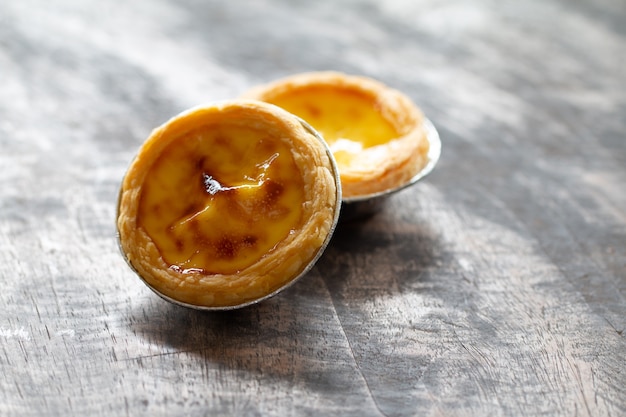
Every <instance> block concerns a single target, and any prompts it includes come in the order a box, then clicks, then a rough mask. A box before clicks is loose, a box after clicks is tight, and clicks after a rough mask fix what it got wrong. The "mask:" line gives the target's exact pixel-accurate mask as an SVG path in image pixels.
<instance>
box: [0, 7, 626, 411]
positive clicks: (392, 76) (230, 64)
mask: <svg viewBox="0 0 626 417" xmlns="http://www.w3.org/2000/svg"><path fill="white" fill-rule="evenodd" d="M625 28H626V3H624V1H622V0H599V1H591V0H589V1H566V0H560V1H559V0H548V1H539V0H531V1H524V2H518V1H504V2H492V1H480V0H473V1H454V0H453V1H447V2H433V1H426V0H417V1H415V0H411V1H402V0H385V1H384V2H381V1H374V0H363V1H356V0H352V1H345V2H336V1H330V0H328V1H315V2H305V1H298V2H293V1H288V0H284V1H260V2H255V1H249V2H241V1H206V2H205V1H193V0H185V1H174V0H170V1H166V0H162V1H151V0H150V1H148V0H145V1H122V0H114V1H108V2H98V3H95V4H94V2H84V1H78V0H58V1H52V2H48V1H42V0H8V1H3V2H1V3H0V149H1V151H0V174H1V175H0V279H1V282H2V290H1V291H0V305H1V307H2V309H1V312H0V373H1V374H2V377H1V378H0V415H3V416H6V415H22V416H40V415H52V416H66V415H72V414H73V415H81V416H83V415H133V416H135V415H142V414H145V415H153V416H158V415H276V416H279V415H280V416H282V415H311V416H313V415H316V416H317V415H344V416H347V415H355V416H369V415H371V416H378V415H386V416H410V415H424V416H427V415H431V416H440V415H441V416H443V415H446V416H448V415H449V416H455V415H464V416H487V415H490V416H516V415H548V416H623V415H626V370H625V369H626V341H625V336H626V335H625V334H624V329H625V327H626V191H625V190H626V187H625V186H624V184H626V70H625V68H626V29H625ZM320 69H335V70H342V71H346V72H350V73H358V74H365V75H370V76H373V77H375V78H378V79H380V80H381V81H383V82H386V83H387V84H390V85H392V86H394V87H396V88H399V89H401V90H403V91H404V92H406V93H407V94H408V95H409V96H411V97H412V98H413V99H414V100H415V101H416V102H418V103H419V105H420V106H421V107H422V108H423V109H424V111H425V113H426V114H427V115H428V117H429V118H430V119H431V120H432V121H433V122H434V123H435V125H436V126H437V127H438V128H439V131H440V134H441V136H442V140H443V156H442V159H441V161H440V163H439V165H438V167H437V169H436V170H435V172H434V173H433V174H432V175H431V176H429V177H428V178H427V179H426V180H425V181H423V182H421V183H420V184H419V185H418V186H416V187H414V188H413V189H410V190H407V191H404V192H403V193H401V194H399V195H398V196H396V197H394V199H392V200H391V201H390V202H389V204H388V206H387V207H386V209H385V211H384V212H382V213H380V214H379V215H377V216H375V217H373V218H371V219H369V220H368V221H364V222H362V223H360V224H349V225H344V226H342V227H341V228H340V229H339V230H338V232H337V234H336V235H335V236H334V238H333V241H332V243H331V245H330V247H329V249H328V250H327V252H326V253H325V255H324V256H323V258H322V259H321V260H320V262H319V263H318V265H317V266H316V267H315V268H314V269H313V270H312V271H311V273H310V274H308V276H307V277H306V278H305V279H303V280H301V281H300V282H299V283H298V284H297V285H295V286H293V287H292V288H290V289H289V290H288V291H286V292H284V293H283V294H281V295H280V296H278V297H275V298H273V299H271V300H269V301H267V302H264V303H262V304H261V305H258V306H255V307H251V308H248V309H244V310H240V311H236V312H231V313H223V314H206V313H199V312H195V311H189V310H186V309H183V308H180V307H175V306H172V305H169V304H168V303H166V302H164V301H162V300H161V299H159V298H157V297H156V296H155V295H154V294H153V293H152V292H151V291H150V290H148V289H147V288H146V287H145V286H144V285H143V284H142V283H141V282H140V281H139V280H138V279H137V278H136V277H134V275H133V274H132V272H131V271H130V270H129V269H128V268H127V267H126V265H125V263H124V261H123V260H122V258H121V256H120V255H119V254H118V250H117V246H116V242H115V240H114V210H115V201H116V195H117V189H118V185H119V181H120V180H121V176H122V175H123V173H124V171H125V169H126V166H127V164H128V163H129V161H130V159H131V157H132V156H133V154H134V153H135V151H136V150H137V148H138V146H139V144H140V143H141V142H142V141H143V139H144V138H145V137H146V136H147V134H148V133H149V131H150V130H151V129H152V128H153V127H155V126H156V125H158V124H160V123H162V122H163V121H165V120H166V119H167V118H169V117H171V116H173V115H174V114H176V113H178V112H179V111H181V110H183V109H185V108H188V107H191V106H193V105H196V104H198V103H201V102H205V101H211V100H216V99H224V98H230V97H233V96H236V95H238V94H240V93H241V92H243V91H244V90H245V89H246V88H248V87H250V86H252V85H254V84H256V83H259V82H265V81H269V80H272V79H275V78H278V77H280V76H283V75H288V74H293V73H297V72H302V71H309V70H320Z"/></svg>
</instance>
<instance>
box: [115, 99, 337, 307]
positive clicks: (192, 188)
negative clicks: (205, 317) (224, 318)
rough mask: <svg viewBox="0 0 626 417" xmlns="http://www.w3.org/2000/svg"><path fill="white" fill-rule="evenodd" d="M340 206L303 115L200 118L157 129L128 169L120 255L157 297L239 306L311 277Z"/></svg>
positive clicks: (325, 158) (234, 104) (255, 110)
mask: <svg viewBox="0 0 626 417" xmlns="http://www.w3.org/2000/svg"><path fill="white" fill-rule="evenodd" d="M338 196H340V192H339V191H338V184H337V175H336V168H335V166H334V164H333V161H332V158H330V157H329V155H328V151H327V148H326V147H325V145H324V143H323V142H322V141H321V140H320V139H319V138H318V137H316V136H314V135H313V134H312V133H311V132H310V131H308V130H307V129H305V127H303V125H302V123H301V122H300V121H299V120H298V119H297V118H296V117H294V116H293V115H291V114H289V113H287V112H286V111H284V110H282V109H280V108H278V107H276V106H272V105H269V104H266V103H261V102H257V101H247V100H236V101H230V102H224V103H220V104H215V105H211V106H206V107H198V108H195V109H192V110H189V111H187V112H185V113H182V114H181V115H179V116H176V117H174V118H173V119H171V120H170V121H168V122H167V123H165V124H164V125H163V126H161V127H159V128H157V129H155V130H154V131H153V132H152V134H151V135H150V137H149V138H148V139H147V140H146V142H145V143H144V144H143V146H142V147H141V149H140V151H139V153H138V155H137V156H136V158H135V159H134V161H133V162H132V164H131V166H130V167H129V169H128V172H127V173H126V176H125V178H124V181H123V184H122V189H121V194H120V202H119V211H118V222H117V223H118V231H119V237H120V243H121V247H122V250H123V252H124V254H125V256H126V258H127V260H128V262H129V263H130V264H131V266H132V267H133V268H134V269H135V270H136V271H137V273H138V274H139V275H140V276H141V277H142V278H143V279H144V281H145V282H146V283H147V284H148V285H149V286H150V287H152V288H153V289H154V290H156V291H157V292H158V293H160V294H162V295H164V296H166V297H168V298H171V299H173V300H175V301H178V302H180V303H184V304H191V305H195V306H202V307H228V306H238V305H242V304H246V303H250V302H252V301H255V300H257V299H259V298H263V297H265V296H267V295H270V294H272V293H274V292H275V291H277V290H278V289H280V288H281V287H283V286H284V285H286V284H287V283H289V282H290V281H291V280H293V279H294V278H296V277H297V276H298V275H300V273H301V272H302V271H304V270H305V269H306V268H307V267H308V266H309V264H310V263H311V261H312V260H313V259H314V258H315V257H316V256H317V254H318V252H319V251H320V249H321V248H322V247H323V246H324V243H325V241H326V240H327V238H328V235H329V233H330V231H331V230H332V227H333V225H334V222H336V217H337V211H338V207H339V205H338V204H339V199H338Z"/></svg>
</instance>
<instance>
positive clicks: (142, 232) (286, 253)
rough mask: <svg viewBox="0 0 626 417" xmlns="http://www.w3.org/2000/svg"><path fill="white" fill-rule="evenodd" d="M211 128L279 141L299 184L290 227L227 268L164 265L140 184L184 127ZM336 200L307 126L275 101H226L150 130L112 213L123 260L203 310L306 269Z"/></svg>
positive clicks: (331, 169)
mask: <svg viewBox="0 0 626 417" xmlns="http://www.w3.org/2000/svg"><path fill="white" fill-rule="evenodd" d="M216 126H219V127H220V128H222V129H228V128H229V126H237V127H241V128H246V129H253V130H255V131H258V132H259V135H260V136H263V137H270V138H273V140H277V141H281V143H283V144H286V145H287V146H288V148H289V149H290V150H291V157H292V158H293V161H294V162H295V166H296V167H297V172H295V173H294V175H297V176H299V177H300V178H301V183H302V184H303V196H304V197H303V200H302V201H301V202H298V204H299V207H298V210H300V211H301V215H300V218H299V220H298V222H297V224H295V225H294V227H292V229H291V231H290V232H289V233H288V234H287V235H286V236H285V237H284V238H282V239H281V240H280V241H279V242H277V243H276V245H275V246H274V247H272V248H271V250H269V251H267V253H264V254H263V255H262V256H261V257H260V258H259V259H258V260H256V261H255V262H253V263H252V264H251V265H248V266H246V267H245V268H243V269H241V270H238V271H234V272H231V273H214V272H210V271H205V270H198V269H185V268H181V267H179V266H177V265H172V264H171V263H170V262H168V261H166V260H165V257H164V256H163V254H162V253H161V251H160V248H159V247H158V245H157V243H156V242H155V240H154V239H153V238H152V237H151V236H150V234H149V233H148V232H147V230H146V228H144V227H142V224H141V221H140V219H139V212H140V203H141V198H142V193H143V192H144V191H145V190H144V188H145V187H144V184H145V183H146V181H147V178H148V175H150V170H151V169H152V168H153V167H154V166H155V163H156V161H157V160H158V158H160V157H161V156H162V155H163V154H164V152H165V151H166V150H167V149H168V147H170V146H176V141H180V140H184V139H185V137H186V135H189V134H190V132H194V131H197V130H198V129H200V130H201V129H212V128H214V127H216ZM340 203H341V187H340V183H339V177H338V173H337V168H336V165H335V163H334V160H333V158H332V156H331V154H330V151H329V150H328V148H327V146H326V144H325V143H324V142H323V140H321V138H320V137H319V135H317V136H316V134H315V131H314V130H312V129H311V128H310V127H308V126H307V125H306V124H305V123H302V121H301V120H300V119H298V118H297V117H295V116H293V115H291V114H290V113H288V112H286V111H284V110H282V109H280V108H278V107H276V106H273V105H270V104H266V103H261V102H258V101H251V100H232V101H227V102H222V103H216V104H212V105H208V106H203V107H197V108H193V109H191V110H188V111H186V112H184V113H181V114H180V115H178V116H176V117H174V118H172V119H171V120H169V121H168V122H166V123H165V124H163V125H162V126H160V127H158V128H156V129H155V130H154V131H153V132H152V133H151V135H150V136H149V137H148V139H147V140H146V141H145V142H144V144H143V146H142V147H141V148H140V150H139V152H138V154H137V156H136V157H135V158H134V160H133V161H132V163H131V165H130V167H129V168H128V171H127V173H126V175H125V177H124V179H123V182H122V186H121V190H120V197H119V204H118V214H117V228H118V236H119V243H120V247H121V250H122V252H123V254H124V256H125V258H126V260H127V262H128V263H129V265H130V266H131V267H132V268H133V269H134V270H135V271H136V272H137V274H138V275H139V276H140V277H141V278H142V279H143V281H144V282H145V283H146V284H147V285H148V286H149V287H150V288H152V289H153V290H154V291H155V292H156V293H157V294H159V295H161V296H163V297H164V298H166V299H168V300H170V301H174V302H177V303H179V304H183V305H187V306H193V307H198V308H205V309H213V308H215V309H223V308H234V307H240V306H244V305H248V304H251V303H255V302H258V301H260V300H262V299H264V298H267V297H269V296H271V295H273V294H275V293H276V292H278V291H280V290H281V289H282V288H284V287H285V286H287V285H289V284H290V283H292V282H293V281H294V280H295V279H296V278H298V277H299V276H301V275H302V274H304V273H305V272H306V271H307V270H308V269H309V268H310V267H311V266H312V264H313V263H314V262H315V260H316V259H317V257H319V256H320V255H321V252H322V251H323V249H324V248H325V246H326V245H327V243H328V241H329V239H330V236H331V234H332V231H333V229H334V227H335V225H336V223H337V219H338V216H339V207H340ZM267 227H271V225H269V224H268V225H267Z"/></svg>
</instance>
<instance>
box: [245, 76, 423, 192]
mask: <svg viewBox="0 0 626 417" xmlns="http://www.w3.org/2000/svg"><path fill="white" fill-rule="evenodd" d="M321 89H324V90H325V91H332V94H333V96H334V99H335V100H342V99H345V98H350V100H354V98H355V97H358V99H359V100H360V101H361V102H362V103H363V106H364V107H365V106H367V107H370V108H372V109H375V111H377V112H379V114H380V115H381V116H382V119H384V120H385V121H386V122H387V123H389V124H390V125H391V126H392V129H393V131H394V135H393V137H391V138H389V140H385V141H384V143H380V144H376V145H375V146H368V147H365V148H364V149H362V150H360V151H359V152H358V154H357V155H356V156H355V157H354V158H352V159H351V160H350V161H348V162H346V163H342V161H341V158H340V155H339V153H338V152H335V151H334V150H333V152H335V157H336V158H337V161H338V166H339V172H340V176H341V184H342V192H343V197H344V199H346V198H351V197H361V196H366V195H372V194H377V193H381V192H384V191H387V190H390V189H392V188H395V187H398V186H401V185H403V184H404V183H406V182H408V181H409V180H410V179H411V178H412V177H413V176H415V175H416V174H417V173H418V172H419V171H420V170H421V169H422V168H423V167H424V166H425V165H426V163H427V153H428V148H429V143H428V140H427V138H426V133H425V129H424V125H423V122H424V116H423V114H422V112H421V111H420V110H419V108H417V106H416V105H415V104H414V103H413V102H412V101H411V100H410V99H409V98H408V97H407V96H405V95H404V94H402V93H400V92H399V91H397V90H395V89H392V88H389V87H387V86H385V85H384V84H382V83H380V82H378V81H375V80H372V79H370V78H367V77H361V76H351V75H346V74H342V73H338V72H312V73H303V74H298V75H294V76H290V77H286V78H283V79H281V80H277V81H274V82H271V83H269V84H265V85H261V86H257V87H254V88H252V89H251V90H249V91H248V92H246V93H245V94H243V97H245V98H251V99H255V100H261V101H265V102H269V103H272V104H276V105H279V106H281V107H283V108H285V109H286V110H288V111H290V112H292V113H294V114H296V115H298V116H300V117H302V118H304V119H305V120H307V121H308V122H309V123H310V124H311V125H312V126H313V127H314V128H316V129H318V130H320V132H321V133H322V135H324V136H325V137H327V134H328V132H324V131H323V129H321V128H319V126H318V123H317V122H318V121H316V120H315V117H307V114H304V113H307V111H303V112H299V110H300V109H298V108H290V105H289V104H288V102H289V100H290V99H291V98H292V97H298V100H302V97H307V95H310V97H311V100H312V102H311V104H314V105H315V104H321V105H322V106H323V105H324V104H323V103H315V102H314V100H315V97H316V96H315V94H316V91H320V90H321ZM299 113H300V114H299ZM308 116H311V114H310V113H309V114H308ZM322 117H323V116H322ZM322 122H323V120H322ZM345 123H346V124H349V123H359V120H358V119H356V118H355V119H353V120H351V119H349V118H346V120H345ZM331 133H334V132H331ZM327 140H328V138H327ZM331 149H333V146H332V144H331Z"/></svg>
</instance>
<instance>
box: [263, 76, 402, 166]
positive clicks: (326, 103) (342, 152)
mask: <svg viewBox="0 0 626 417" xmlns="http://www.w3.org/2000/svg"><path fill="white" fill-rule="evenodd" d="M267 101H269V102H271V103H272V104H275V105H278V106H280V107H282V108H283V109H285V110H287V111H289V112H291V113H293V114H295V115H297V116H299V117H301V118H302V119H304V120H306V121H307V122H308V123H310V124H311V126H313V127H314V128H315V129H316V130H317V131H318V132H320V133H321V134H322V136H323V137H324V139H325V140H326V142H327V143H328V145H329V147H330V149H331V151H332V152H333V155H334V157H335V160H336V162H337V166H338V167H339V170H340V171H342V170H343V169H347V168H349V167H350V166H351V165H352V163H353V161H355V160H356V159H357V158H358V155H359V153H361V152H362V151H363V150H365V149H368V148H372V147H374V146H378V145H384V144H386V143H388V142H390V141H392V140H394V139H397V138H398V136H400V134H399V132H398V131H397V130H396V128H395V127H394V125H393V124H391V123H390V122H389V121H388V120H387V119H386V118H385V117H384V116H383V115H382V114H381V111H380V106H379V105H378V103H377V102H376V100H375V99H374V98H372V97H370V96H368V95H366V94H362V93H360V92H358V91H355V90H352V89H338V88H337V87H332V86H311V87H308V88H306V89H299V90H297V91H295V92H293V93H292V94H289V93H285V94H281V95H278V96H276V97H273V98H272V99H271V100H267Z"/></svg>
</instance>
